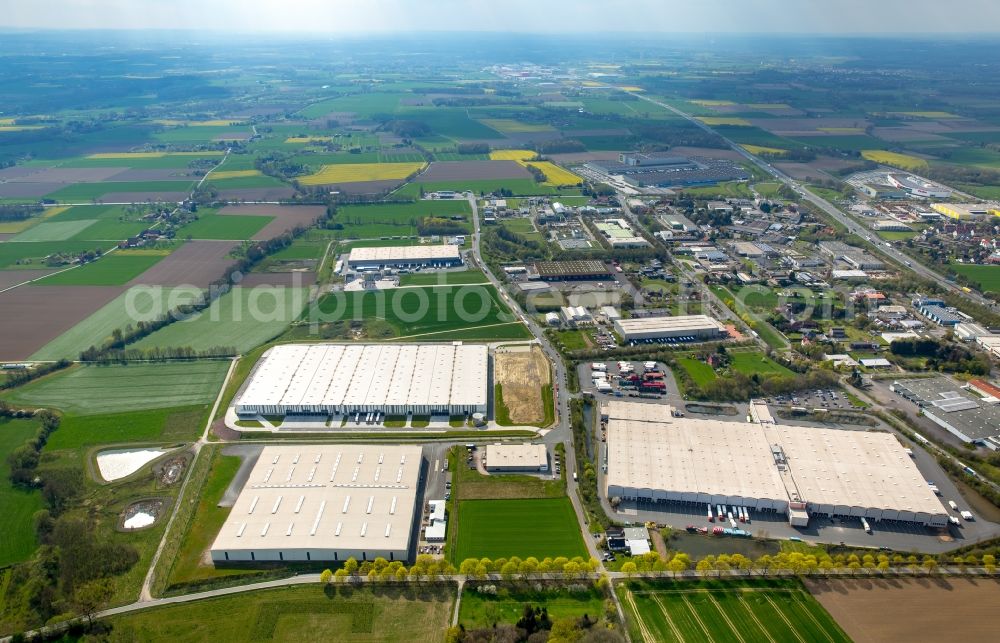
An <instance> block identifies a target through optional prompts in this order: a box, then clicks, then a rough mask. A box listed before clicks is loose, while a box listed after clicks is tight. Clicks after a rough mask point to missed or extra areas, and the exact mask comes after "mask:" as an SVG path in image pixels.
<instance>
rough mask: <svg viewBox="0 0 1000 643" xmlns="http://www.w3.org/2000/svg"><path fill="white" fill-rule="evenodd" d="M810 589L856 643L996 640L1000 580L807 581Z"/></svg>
mask: <svg viewBox="0 0 1000 643" xmlns="http://www.w3.org/2000/svg"><path fill="white" fill-rule="evenodd" d="M806 587H808V588H809V591H810V592H812V595H813V596H815V597H816V599H817V600H819V602H820V603H821V604H822V605H823V607H825V608H826V610H827V611H828V612H830V615H831V616H833V618H834V619H836V621H837V623H838V624H839V625H840V627H842V628H844V631H845V632H847V634H848V635H849V636H850V637H851V638H852V639H854V641H856V643H868V642H873V641H880V642H881V641H933V640H941V641H950V640H954V639H959V638H960V639H963V640H969V641H991V640H996V639H995V638H994V637H995V636H996V635H997V634H996V633H997V629H996V623H995V619H994V618H993V616H992V615H993V614H994V612H995V611H996V607H997V605H1000V579H987V578H948V577H939V578H873V579H852V580H841V579H835V580H807V581H806Z"/></svg>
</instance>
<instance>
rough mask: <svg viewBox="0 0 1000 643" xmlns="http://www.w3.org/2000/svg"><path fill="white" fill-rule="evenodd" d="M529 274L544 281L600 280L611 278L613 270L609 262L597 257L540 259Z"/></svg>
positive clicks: (530, 276)
mask: <svg viewBox="0 0 1000 643" xmlns="http://www.w3.org/2000/svg"><path fill="white" fill-rule="evenodd" d="M528 276H529V278H534V279H541V280H542V281H571V280H598V279H607V278H609V277H610V276H611V271H610V270H608V266H607V264H605V263H604V262H603V261H598V260H596V259H582V260H578V261H539V262H537V263H535V264H534V265H533V266H532V270H531V271H529V273H528Z"/></svg>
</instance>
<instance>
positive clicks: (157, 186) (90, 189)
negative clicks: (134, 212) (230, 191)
mask: <svg viewBox="0 0 1000 643" xmlns="http://www.w3.org/2000/svg"><path fill="white" fill-rule="evenodd" d="M193 185H194V181H106V182H104V183H75V184H73V185H68V186H66V187H64V188H60V189H58V190H56V191H55V192H52V193H51V194H47V195H45V196H46V198H48V199H54V200H56V201H62V202H64V203H65V202H73V203H79V202H85V201H90V200H92V199H99V198H101V197H103V196H104V195H105V194H111V193H112V192H148V193H150V194H156V193H158V192H187V191H189V190H190V189H191V187H192V186H193Z"/></svg>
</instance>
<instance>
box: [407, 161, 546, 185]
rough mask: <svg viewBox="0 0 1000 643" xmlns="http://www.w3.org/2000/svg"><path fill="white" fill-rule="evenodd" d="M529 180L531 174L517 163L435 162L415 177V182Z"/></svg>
mask: <svg viewBox="0 0 1000 643" xmlns="http://www.w3.org/2000/svg"><path fill="white" fill-rule="evenodd" d="M530 178H531V173H529V172H528V170H526V169H524V167H523V166H521V165H519V164H518V163H517V161H436V162H434V163H431V164H430V166H428V168H427V169H426V170H424V172H423V174H421V175H420V176H418V177H417V179H416V182H417V183H434V182H437V181H474V180H483V179H530Z"/></svg>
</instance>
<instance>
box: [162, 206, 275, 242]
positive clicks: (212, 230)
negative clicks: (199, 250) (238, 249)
mask: <svg viewBox="0 0 1000 643" xmlns="http://www.w3.org/2000/svg"><path fill="white" fill-rule="evenodd" d="M271 221H274V217H267V216H253V215H249V214H224V215H220V214H214V213H213V214H209V213H203V214H202V215H201V216H199V217H198V219H196V220H194V221H192V222H191V223H189V224H187V225H186V226H184V227H183V228H180V229H179V230H178V231H177V237H178V238H180V239H187V238H188V237H190V238H192V239H229V240H242V239H252V238H253V236H254V235H255V234H257V233H258V232H260V231H261V230H262V229H263V228H264V226H266V225H267V224H268V223H270V222H271Z"/></svg>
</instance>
